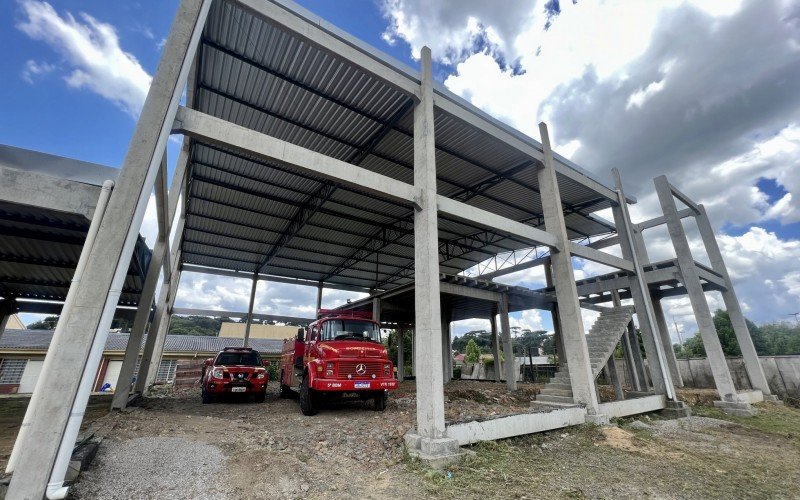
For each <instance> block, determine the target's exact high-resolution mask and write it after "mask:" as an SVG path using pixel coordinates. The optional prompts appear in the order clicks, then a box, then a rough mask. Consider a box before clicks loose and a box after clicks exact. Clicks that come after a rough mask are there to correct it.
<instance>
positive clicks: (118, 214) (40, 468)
mask: <svg viewBox="0 0 800 500" xmlns="http://www.w3.org/2000/svg"><path fill="white" fill-rule="evenodd" d="M210 6H211V2H210V1H204V0H182V1H181V4H180V6H179V7H178V12H177V14H176V17H175V21H174V22H173V24H172V28H171V30H170V34H169V36H168V37H167V41H166V44H165V46H164V52H163V54H162V57H161V59H160V61H159V63H158V67H157V69H156V72H155V76H154V78H153V81H152V83H151V86H150V90H149V92H148V95H147V98H146V99H145V102H144V106H143V108H142V111H141V114H140V115H139V121H138V123H137V125H136V129H135V132H134V135H133V138H132V140H131V146H130V148H129V150H128V153H127V155H126V157H125V160H124V162H123V166H122V169H121V170H120V173H119V176H118V177H117V181H116V187H115V189H114V192H113V194H112V195H111V198H110V200H109V203H108V208H107V210H106V214H105V216H104V218H103V223H102V224H101V225H100V228H99V231H98V233H97V238H96V241H95V244H94V245H93V247H92V250H91V253H90V254H89V257H88V260H87V265H86V270H85V272H84V275H83V278H82V280H81V282H80V284H78V285H77V286H75V287H72V288H71V290H70V295H73V294H74V296H75V302H74V306H73V307H72V308H71V310H70V314H69V315H68V316H62V317H61V320H60V322H63V323H64V328H63V331H62V332H61V335H59V336H54V338H53V341H52V343H51V345H50V350H49V351H50V352H51V353H53V354H52V356H54V358H53V363H52V366H51V369H49V370H47V372H46V373H43V374H42V375H41V377H42V379H41V380H40V382H41V384H39V385H41V387H42V388H43V390H41V391H36V392H35V393H34V394H33V396H32V397H31V402H33V400H34V399H35V400H37V402H38V404H37V405H36V406H37V408H38V411H37V415H34V416H33V419H32V421H31V426H30V428H29V431H28V438H29V440H30V442H34V443H36V446H35V447H31V446H29V447H26V448H25V449H23V450H21V453H20V455H19V461H18V463H17V466H16V468H15V472H14V475H13V476H12V478H11V483H10V485H9V489H8V493H7V496H8V498H30V499H36V500H38V499H40V498H42V497H43V496H44V495H45V490H46V487H47V483H48V480H49V478H50V473H51V471H52V469H53V465H54V462H55V458H56V455H57V454H58V450H59V448H60V446H61V441H62V437H63V434H64V429H65V428H66V426H67V421H68V420H69V417H70V413H71V411H72V407H73V403H74V401H75V397H76V394H77V392H78V386H79V384H80V381H81V378H82V373H83V372H84V369H89V370H91V369H95V370H96V369H97V367H96V366H95V367H91V366H87V365H86V362H87V359H88V357H89V352H90V350H91V347H92V336H91V335H87V334H86V333H87V332H98V331H101V332H102V331H106V332H107V331H108V330H109V327H110V326H111V321H112V319H113V312H114V308H113V306H112V307H110V308H108V310H107V309H106V307H105V305H106V303H107V302H108V301H109V296H110V295H112V294H116V293H119V292H118V291H119V290H121V289H122V284H123V281H124V279H125V275H126V273H127V268H128V266H127V265H119V263H120V262H129V261H130V258H131V255H132V254H133V250H134V246H135V243H136V239H137V237H138V229H139V227H140V226H141V224H142V219H143V218H144V213H145V210H146V208H147V201H148V198H149V193H150V190H151V189H152V186H153V183H154V181H155V176H156V174H157V170H158V163H159V161H160V160H161V155H162V154H163V152H164V150H165V148H166V144H167V140H168V139H169V125H170V124H171V123H172V122H173V121H174V117H175V111H176V109H177V106H178V101H179V100H180V98H181V94H182V93H183V89H184V86H185V84H186V78H187V76H188V72H189V65H190V64H191V57H189V56H190V55H193V54H194V53H195V49H196V47H197V45H198V43H199V40H200V35H201V32H202V28H203V26H204V25H205V19H206V17H207V14H208V9H209V7H210ZM98 361H99V360H98Z"/></svg>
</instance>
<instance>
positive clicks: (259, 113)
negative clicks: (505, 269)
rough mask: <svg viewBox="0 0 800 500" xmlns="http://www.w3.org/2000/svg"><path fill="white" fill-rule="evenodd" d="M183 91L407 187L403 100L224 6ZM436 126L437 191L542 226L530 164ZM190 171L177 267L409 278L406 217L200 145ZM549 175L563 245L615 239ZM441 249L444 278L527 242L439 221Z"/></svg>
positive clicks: (377, 282) (569, 187) (349, 281)
mask: <svg viewBox="0 0 800 500" xmlns="http://www.w3.org/2000/svg"><path fill="white" fill-rule="evenodd" d="M294 7H295V6H292V5H290V6H289V8H290V9H294ZM437 92H439V93H441V92H442V90H441V89H438V90H437ZM193 95H194V99H193V100H194V102H193V103H190V104H191V105H192V107H194V108H196V109H198V110H199V111H201V112H204V113H208V114H210V115H213V116H216V117H219V118H222V119H224V120H227V121H230V122H233V123H236V124H239V125H242V126H244V127H248V128H250V129H253V130H256V131H259V132H262V133H264V134H267V135H270V136H273V137H276V138H278V139H281V140H284V141H287V142H290V143H293V144H296V145H299V146H302V147H304V148H308V149H311V150H313V151H316V152H319V153H322V154H324V155H327V156H330V157H332V158H336V159H339V160H343V161H346V162H350V163H354V164H356V165H358V166H360V167H363V168H366V169H369V170H372V171H375V172H379V173H381V174H384V175H387V176H390V177H392V178H395V179H398V180H401V181H404V182H413V140H412V139H413V112H412V111H411V110H412V108H413V105H412V104H413V98H414V96H411V95H407V94H404V93H403V92H402V91H400V90H398V89H397V88H396V87H394V86H393V85H390V84H388V83H387V82H385V81H383V80H381V79H379V78H377V77H375V76H374V75H371V74H369V73H367V72H366V71H364V70H363V69H361V68H359V67H357V66H354V65H353V64H352V63H350V62H349V61H347V60H345V59H343V58H341V57H339V56H337V55H336V54H333V53H330V52H329V51H326V50H324V49H323V48H320V47H317V46H315V45H313V44H311V43H309V42H308V41H307V40H304V39H302V38H300V37H299V36H298V35H296V34H294V33H292V32H289V31H286V30H284V29H283V28H281V27H280V26H279V25H278V24H274V23H268V22H264V21H263V20H261V19H260V18H257V17H255V16H253V15H252V14H251V13H249V12H246V11H244V10H241V9H239V8H237V7H235V6H233V5H230V4H228V3H225V2H216V3H214V4H213V6H212V9H211V13H210V15H209V20H208V22H207V25H206V27H205V30H204V32H203V36H202V41H201V49H200V57H199V61H198V65H197V73H196V76H195V79H194V89H193ZM448 98H453V97H452V96H450V97H448ZM434 118H435V127H436V128H435V135H436V147H437V152H436V161H437V180H438V192H439V193H440V194H442V195H444V196H448V197H451V198H455V199H459V200H461V201H463V202H465V203H468V204H470V205H473V206H476V207H480V208H482V209H484V210H488V211H490V212H493V213H496V214H499V215H502V216H505V217H508V218H511V219H514V220H517V221H521V222H524V223H527V224H529V225H532V226H536V227H538V226H541V225H542V224H543V217H542V214H541V201H540V198H539V191H538V180H537V174H536V172H537V170H536V169H537V162H536V161H535V160H533V159H532V158H529V157H527V156H526V155H525V154H523V153H522V152H521V151H519V150H518V149H516V148H514V147H511V146H510V145H508V144H506V143H505V142H502V141H500V140H499V139H497V138H495V137H493V136H492V135H490V134H489V133H487V132H485V131H483V130H481V129H480V128H478V127H475V126H473V125H470V124H468V123H466V122H465V121H463V120H461V119H460V118H457V117H455V116H453V115H451V114H449V113H447V112H445V111H443V110H442V109H440V108H438V107H437V108H436V109H435V117H434ZM504 128H507V127H505V126H504ZM515 134H518V133H516V132H515ZM519 135H520V136H521V134H519ZM525 140H526V141H528V142H530V141H531V140H530V139H529V138H527V139H525ZM559 161H561V162H562V163H564V164H567V163H565V162H564V161H563V159H560V160H559ZM570 168H572V166H571V165H570ZM189 172H190V177H189V189H188V193H189V194H188V200H189V201H188V204H187V207H188V213H187V224H186V229H185V234H184V236H185V241H184V243H183V246H182V250H183V253H182V255H183V260H184V261H185V262H189V263H193V264H199V265H205V266H212V267H220V268H225V269H235V270H242V271H254V270H257V269H261V270H262V272H268V273H270V274H274V275H278V276H285V277H291V278H303V279H310V280H314V281H327V282H331V283H339V284H346V285H353V286H359V287H364V288H384V289H385V288H391V287H394V286H398V285H400V284H403V283H407V282H409V281H410V280H411V279H412V278H413V260H414V252H413V212H412V210H411V209H410V208H409V207H405V206H402V205H399V204H397V203H395V202H392V201H390V200H387V199H383V198H381V197H380V196H376V195H373V194H369V193H363V192H359V190H358V189H357V188H352V187H345V186H330V185H329V181H327V180H324V179H321V178H317V177H314V176H311V175H307V174H305V173H301V172H299V171H297V170H294V169H292V168H290V167H285V166H277V165H272V164H269V163H265V162H262V161H256V160H254V159H252V158H248V157H247V156H246V155H242V154H238V153H233V152H230V151H226V150H225V149H224V148H221V147H218V146H212V145H209V144H203V143H199V142H193V143H192V145H191V155H190V165H189ZM558 177H559V186H560V188H561V195H562V200H563V203H564V210H565V215H566V217H565V219H566V222H567V226H568V233H569V236H570V237H571V238H576V239H577V238H584V237H587V236H594V235H599V234H605V233H608V232H611V231H613V225H611V224H609V223H605V222H603V221H599V220H597V219H595V218H593V217H592V216H591V214H592V212H595V211H597V210H600V209H603V208H607V207H608V206H610V201H609V200H608V199H606V198H605V197H604V196H602V195H601V194H599V193H597V192H595V191H594V190H592V189H590V188H589V187H587V186H584V185H582V184H580V183H578V182H576V181H574V180H571V179H569V178H567V177H565V176H562V175H560V174H559V176H558ZM200 233H205V234H200ZM237 239H238V240H239V241H237ZM439 243H440V264H441V266H442V267H441V270H442V272H446V273H457V272H460V271H462V270H464V269H467V268H469V267H472V266H474V265H475V264H476V263H478V262H481V261H483V260H486V259H487V258H489V257H491V256H492V255H495V254H497V253H502V252H507V251H509V250H517V249H522V248H526V247H528V246H530V245H529V243H527V242H525V241H522V240H520V239H519V238H516V237H513V236H508V235H503V234H498V233H497V232H496V231H494V230H493V229H491V228H488V229H487V228H482V227H478V226H477V225H474V224H469V223H465V222H463V221H455V220H451V219H448V218H446V217H440V218H439Z"/></svg>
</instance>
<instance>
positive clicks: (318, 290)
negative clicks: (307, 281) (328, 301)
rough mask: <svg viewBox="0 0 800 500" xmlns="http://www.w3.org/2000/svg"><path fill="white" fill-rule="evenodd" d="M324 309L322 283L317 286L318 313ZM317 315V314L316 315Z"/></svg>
mask: <svg viewBox="0 0 800 500" xmlns="http://www.w3.org/2000/svg"><path fill="white" fill-rule="evenodd" d="M320 309H322V282H321V281H320V282H319V285H317V312H318V311H319V310H320ZM314 314H316V312H315V313H314Z"/></svg>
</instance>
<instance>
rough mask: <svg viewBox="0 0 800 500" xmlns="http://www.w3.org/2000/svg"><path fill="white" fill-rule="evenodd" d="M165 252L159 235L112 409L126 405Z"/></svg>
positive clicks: (129, 338)
mask: <svg viewBox="0 0 800 500" xmlns="http://www.w3.org/2000/svg"><path fill="white" fill-rule="evenodd" d="M165 251H166V245H165V244H164V240H163V238H162V237H161V235H159V237H158V240H157V241H156V245H155V248H154V249H153V254H152V258H151V259H150V267H149V268H148V269H147V276H146V277H145V280H144V286H143V287H142V294H141V295H140V297H139V307H138V308H137V309H136V316H135V317H134V319H133V329H132V330H131V334H130V336H129V337H128V345H127V347H126V348H125V357H124V358H123V360H122V367H121V368H120V370H119V377H117V385H116V387H115V388H114V399H113V400H112V402H111V408H112V409H116V410H118V409H122V408H125V406H126V405H127V404H128V397H129V396H130V393H131V386H132V385H133V374H134V372H135V371H136V360H137V359H139V350H140V348H141V346H142V337H143V336H144V331H145V329H146V328H147V325H148V324H149V323H150V314H151V312H152V306H153V298H154V296H155V292H156V285H158V278H159V275H160V274H161V264H162V261H163V257H164V252H165Z"/></svg>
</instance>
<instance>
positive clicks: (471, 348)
mask: <svg viewBox="0 0 800 500" xmlns="http://www.w3.org/2000/svg"><path fill="white" fill-rule="evenodd" d="M480 358H481V349H480V347H478V344H476V343H475V341H474V340H472V339H470V341H469V342H467V349H466V352H465V354H464V361H466V362H467V363H477V362H478V360H479V359H480Z"/></svg>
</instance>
